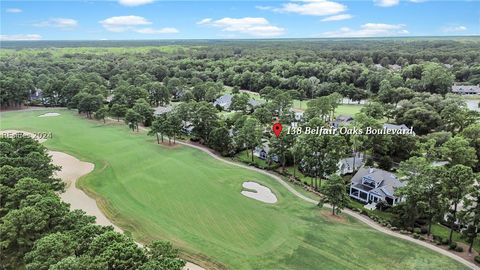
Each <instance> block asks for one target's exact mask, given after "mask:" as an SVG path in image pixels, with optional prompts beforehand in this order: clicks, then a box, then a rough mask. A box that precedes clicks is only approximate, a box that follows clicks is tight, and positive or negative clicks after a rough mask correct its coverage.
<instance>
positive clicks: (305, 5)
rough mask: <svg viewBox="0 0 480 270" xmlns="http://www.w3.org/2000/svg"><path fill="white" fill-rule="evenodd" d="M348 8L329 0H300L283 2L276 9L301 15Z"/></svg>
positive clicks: (339, 10)
mask: <svg viewBox="0 0 480 270" xmlns="http://www.w3.org/2000/svg"><path fill="white" fill-rule="evenodd" d="M345 10H347V6H345V5H343V4H340V3H337V2H333V1H329V0H300V1H293V2H290V3H286V4H283V5H282V7H281V8H276V9H274V11H277V12H285V13H297V14H301V15H312V16H328V15H334V14H338V13H341V12H344V11H345Z"/></svg>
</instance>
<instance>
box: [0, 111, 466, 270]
mask: <svg viewBox="0 0 480 270" xmlns="http://www.w3.org/2000/svg"><path fill="white" fill-rule="evenodd" d="M45 112H58V113H60V114H61V115H60V116H56V117H38V115H41V114H43V113H45ZM0 117H1V125H0V128H1V129H15V130H25V131H30V132H51V133H52V136H53V137H52V138H51V139H48V140H47V141H46V142H45V143H44V144H45V145H46V146H47V147H48V148H49V149H52V150H57V151H63V152H66V153H69V154H72V155H74V156H75V157H77V158H79V159H81V160H84V161H89V162H92V163H94V164H95V170H94V171H93V172H92V173H90V174H89V175H87V176H86V177H84V178H82V179H81V180H80V182H79V183H78V184H79V185H80V187H81V188H82V189H83V190H85V191H86V192H87V193H88V194H89V195H90V196H93V197H95V198H96V199H97V202H98V203H99V205H100V207H101V209H102V210H103V211H104V212H105V213H106V215H107V216H108V217H109V218H110V219H111V220H112V221H113V222H114V223H115V224H116V225H118V226H119V227H121V228H123V229H124V230H126V231H128V232H130V233H131V234H132V236H133V237H134V238H135V239H136V240H137V241H139V242H143V243H148V242H150V241H152V240H154V239H163V240H169V241H171V242H172V243H173V244H174V245H175V246H176V247H178V248H180V249H181V250H182V254H183V257H185V258H188V259H189V260H191V261H193V262H196V263H198V264H200V265H202V266H205V267H206V268H208V269H223V268H228V269H302V270H306V269H387V268H388V269H465V267H464V266H463V265H461V264H460V263H457V262H456V261H454V260H452V259H450V258H447V257H445V256H442V255H440V254H437V253H435V252H433V251H430V250H428V249H426V248H423V247H420V246H418V245H415V244H412V243H409V242H407V241H403V240H399V239H396V238H393V237H390V236H387V235H384V234H382V233H380V232H377V231H375V230H373V229H371V228H369V227H367V226H366V225H364V224H362V223H360V222H358V221H356V220H353V219H352V218H349V217H346V216H344V217H343V218H342V219H338V220H337V219H332V218H329V216H328V214H325V213H324V212H322V211H326V210H320V209H319V208H318V207H315V206H314V205H311V204H308V203H306V202H303V201H301V200H300V199H298V198H297V197H295V196H294V195H292V194H291V193H290V192H289V191H287V190H286V189H285V188H284V187H282V186H281V185H280V184H279V183H277V182H276V181H275V180H273V179H271V178H270V177H268V176H266V175H263V174H260V173H256V172H253V171H249V170H246V169H242V168H238V167H235V166H230V165H227V164H224V163H222V162H219V161H218V160H215V159H213V158H212V157H210V156H208V155H207V154H206V153H204V152H202V151H199V150H197V149H193V148H190V147H186V146H175V147H167V146H161V145H157V144H155V139H154V138H153V137H149V136H147V135H146V133H145V132H140V133H136V132H132V131H131V130H129V129H128V128H127V127H126V126H125V125H124V124H123V123H119V124H117V123H107V124H103V122H97V121H93V120H87V119H84V117H83V116H79V115H78V114H77V113H76V112H74V111H68V110H63V109H50V110H45V111H23V112H5V113H1V114H0ZM244 181H255V182H258V183H260V184H262V185H265V186H267V187H269V188H270V189H271V190H272V191H273V192H274V193H275V195H276V196H277V198H278V202H277V203H275V204H266V203H262V202H259V201H257V200H253V199H250V198H247V197H245V196H243V195H241V194H240V192H241V190H242V183H243V182H244Z"/></svg>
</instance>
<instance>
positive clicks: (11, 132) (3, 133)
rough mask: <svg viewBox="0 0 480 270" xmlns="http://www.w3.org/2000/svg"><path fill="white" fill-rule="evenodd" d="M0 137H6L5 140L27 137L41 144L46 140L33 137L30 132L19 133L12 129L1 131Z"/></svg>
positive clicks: (19, 131)
mask: <svg viewBox="0 0 480 270" xmlns="http://www.w3.org/2000/svg"><path fill="white" fill-rule="evenodd" d="M0 135H1V136H2V137H7V138H15V137H20V136H28V137H30V138H33V139H35V140H37V141H38V142H39V143H42V142H44V141H46V140H47V139H45V138H39V137H38V136H35V134H33V133H31V132H26V131H21V130H13V129H8V130H1V131H0Z"/></svg>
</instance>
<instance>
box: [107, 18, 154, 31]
mask: <svg viewBox="0 0 480 270" xmlns="http://www.w3.org/2000/svg"><path fill="white" fill-rule="evenodd" d="M100 24H101V25H102V26H103V27H104V28H105V29H107V30H108V31H110V32H126V31H129V30H132V29H134V28H135V26H139V25H149V24H152V23H151V22H150V21H148V20H147V19H145V18H144V17H140V16H134V15H130V16H116V17H110V18H107V19H105V20H103V21H100Z"/></svg>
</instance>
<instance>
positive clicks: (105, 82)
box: [0, 39, 480, 107]
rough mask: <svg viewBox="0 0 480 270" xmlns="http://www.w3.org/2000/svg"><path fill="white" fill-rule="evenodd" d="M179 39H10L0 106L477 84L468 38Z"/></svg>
mask: <svg viewBox="0 0 480 270" xmlns="http://www.w3.org/2000/svg"><path fill="white" fill-rule="evenodd" d="M15 44H16V43H15ZM26 44H28V43H26ZM179 44H181V45H178V46H176V47H174V50H172V52H168V53H167V52H163V51H162V50H161V47H159V48H155V47H146V48H142V49H138V50H135V48H134V49H130V50H125V52H119V51H115V50H110V49H108V48H107V49H105V50H103V49H100V48H98V49H85V48H84V49H76V50H74V51H72V50H70V49H51V48H42V49H35V50H27V49H23V50H22V49H19V48H21V45H18V46H20V47H19V48H18V50H15V51H13V50H3V51H2V52H1V54H0V59H1V60H2V61H1V64H0V71H1V72H0V74H1V76H0V86H1V87H2V89H3V90H4V91H2V95H1V98H0V100H1V104H2V106H15V105H18V104H21V103H22V102H23V101H25V100H28V97H29V95H30V94H31V93H32V92H33V91H36V90H38V89H40V90H42V91H43V98H44V100H43V102H44V103H45V104H47V105H51V106H67V105H69V106H71V107H76V106H78V104H79V100H78V98H77V100H75V99H74V97H75V95H77V94H78V93H80V92H83V93H86V94H89V95H94V96H97V95H101V96H103V98H107V97H108V96H109V95H112V94H113V95H114V96H115V97H114V98H115V100H114V101H115V103H121V104H125V105H127V106H128V107H132V106H133V103H134V102H135V101H136V100H137V99H138V98H144V99H146V100H147V101H148V102H149V104H152V105H153V104H155V105H159V104H166V103H168V102H169V100H170V96H171V95H172V96H173V99H176V100H180V99H181V98H182V97H183V98H184V99H195V100H196V101H201V100H205V101H210V100H212V99H213V98H215V96H216V95H217V94H218V89H219V88H218V87H217V86H215V84H216V83H219V84H221V85H227V86H236V87H239V88H241V89H246V90H251V91H255V92H260V91H261V90H262V89H264V88H265V87H272V88H276V89H281V90H283V91H295V92H296V98H297V99H306V98H314V97H318V96H325V95H328V94H331V93H333V92H338V93H340V94H342V95H343V96H345V97H349V98H351V99H353V100H359V99H364V98H366V97H368V96H371V95H377V93H378V92H379V90H380V83H381V82H382V81H384V80H387V81H389V82H390V84H391V86H392V87H393V88H394V89H398V88H402V87H404V88H409V89H411V90H413V91H425V92H431V93H439V94H445V93H446V92H447V91H448V90H449V87H450V86H451V84H452V82H453V81H459V82H468V83H471V84H478V83H480V65H479V62H480V60H479V57H478V53H477V52H478V49H479V48H480V45H479V43H478V41H476V40H475V39H467V40H462V41H457V40H401V41H399V40H362V41H358V40H357V41H355V40H348V41H338V40H337V41H335V40H332V41H329V42H325V41H319V40H303V41H276V42H274V41H270V42H266V41H257V42H246V41H245V42H242V41H238V42H234V43H232V42H226V41H225V42H220V41H219V42H216V43H215V44H214V45H215V46H198V45H202V44H204V43H203V42H200V41H199V44H190V43H182V42H179ZM207 44H209V45H211V44H210V43H207ZM146 45H148V44H147V43H146ZM57 46H60V47H61V46H67V45H66V44H65V43H61V42H60V43H58V44H57ZM125 46H127V47H128V46H130V45H128V44H125ZM375 64H376V65H375ZM395 64H398V65H401V66H402V67H403V68H402V70H401V72H392V70H390V68H389V65H395ZM378 65H380V66H378Z"/></svg>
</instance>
